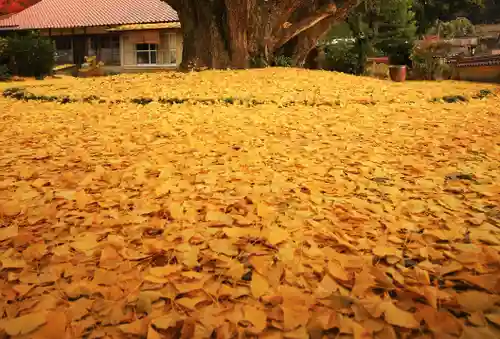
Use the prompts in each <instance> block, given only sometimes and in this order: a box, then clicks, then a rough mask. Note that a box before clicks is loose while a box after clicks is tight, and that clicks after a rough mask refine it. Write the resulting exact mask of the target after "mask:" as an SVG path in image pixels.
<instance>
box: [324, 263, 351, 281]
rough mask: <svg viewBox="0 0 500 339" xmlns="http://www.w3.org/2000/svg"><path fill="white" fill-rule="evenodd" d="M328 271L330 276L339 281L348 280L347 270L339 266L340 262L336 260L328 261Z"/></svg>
mask: <svg viewBox="0 0 500 339" xmlns="http://www.w3.org/2000/svg"><path fill="white" fill-rule="evenodd" d="M328 273H330V274H331V276H332V277H334V278H335V279H338V280H341V281H348V280H349V275H348V274H347V272H346V271H345V270H344V269H343V268H342V266H340V264H339V263H338V262H336V261H330V262H329V263H328Z"/></svg>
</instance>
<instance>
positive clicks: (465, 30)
mask: <svg viewBox="0 0 500 339" xmlns="http://www.w3.org/2000/svg"><path fill="white" fill-rule="evenodd" d="M475 32H476V29H475V27H474V25H473V24H472V22H471V21H470V20H469V19H467V18H457V19H455V20H451V21H440V20H438V22H437V23H436V25H435V26H434V27H432V28H431V29H430V30H429V31H428V32H427V33H428V34H430V35H437V36H438V37H440V38H444V39H453V38H459V37H466V36H470V35H474V34H475Z"/></svg>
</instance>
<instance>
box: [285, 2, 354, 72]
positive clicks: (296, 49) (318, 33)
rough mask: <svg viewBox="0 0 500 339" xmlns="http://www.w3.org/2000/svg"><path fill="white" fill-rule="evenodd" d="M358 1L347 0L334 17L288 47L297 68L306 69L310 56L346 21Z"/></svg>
mask: <svg viewBox="0 0 500 339" xmlns="http://www.w3.org/2000/svg"><path fill="white" fill-rule="evenodd" d="M358 3H359V1H358V0H346V1H344V4H343V5H342V6H341V7H340V6H339V8H337V10H336V12H335V14H334V15H332V16H330V17H328V18H326V19H325V20H322V21H321V22H319V23H318V24H317V25H314V26H313V27H311V28H309V29H307V30H305V31H304V32H302V33H301V34H299V35H298V36H297V37H296V38H295V39H294V40H292V41H290V42H289V43H288V44H287V45H289V46H286V50H288V53H287V55H288V56H290V57H291V59H292V65H293V66H295V67H304V65H305V63H306V61H307V59H308V56H309V54H310V53H311V51H312V50H313V49H315V48H316V47H317V45H318V41H319V40H321V39H322V38H323V37H324V36H325V35H326V34H327V33H328V31H329V30H330V29H331V28H332V27H333V26H334V25H337V24H339V23H341V22H343V21H344V19H345V18H346V17H347V15H348V14H349V11H350V10H351V9H353V8H354V7H356V6H357V4H358Z"/></svg>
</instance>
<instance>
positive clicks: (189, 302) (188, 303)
mask: <svg viewBox="0 0 500 339" xmlns="http://www.w3.org/2000/svg"><path fill="white" fill-rule="evenodd" d="M205 300H207V299H206V298H205V297H197V298H180V299H177V300H175V302H176V303H177V304H179V305H181V306H184V307H185V308H187V309H190V310H195V309H196V305H197V304H199V303H200V302H202V301H205Z"/></svg>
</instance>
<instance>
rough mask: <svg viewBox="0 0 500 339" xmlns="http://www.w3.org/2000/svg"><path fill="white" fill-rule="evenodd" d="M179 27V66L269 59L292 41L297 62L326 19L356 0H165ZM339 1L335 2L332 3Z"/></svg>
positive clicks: (325, 25) (239, 64)
mask: <svg viewBox="0 0 500 339" xmlns="http://www.w3.org/2000/svg"><path fill="white" fill-rule="evenodd" d="M166 1H167V2H168V3H169V4H170V5H171V6H172V7H173V8H174V9H175V10H176V11H177V12H178V15H179V20H180V22H181V27H182V31H183V37H184V43H183V46H184V47H183V60H182V64H181V68H183V69H205V68H215V69H225V68H248V67H249V66H250V64H251V62H252V61H254V62H255V60H262V62H263V64H271V63H272V61H273V60H274V58H275V56H276V54H277V53H278V52H279V51H280V50H282V48H283V46H284V45H286V44H290V43H291V42H292V41H295V42H294V43H295V44H296V46H295V47H294V48H292V49H291V50H293V51H294V52H293V60H294V64H295V65H298V66H301V65H303V63H304V62H305V59H306V58H307V54H308V53H309V52H310V51H311V50H312V48H314V46H315V45H316V43H317V41H318V39H319V38H320V37H321V36H323V34H324V33H325V32H326V31H328V29H329V28H330V25H331V24H332V23H335V22H337V21H340V20H341V19H343V18H344V17H345V16H346V15H347V13H348V11H349V10H350V9H351V8H353V7H354V5H355V4H356V3H357V1H358V0H343V1H342V0H166ZM337 7H338V8H337Z"/></svg>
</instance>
